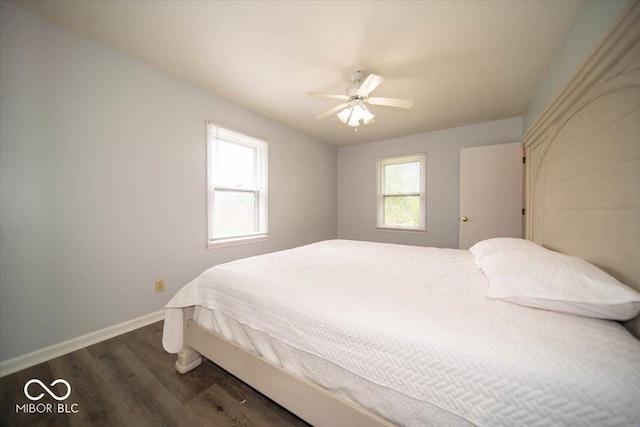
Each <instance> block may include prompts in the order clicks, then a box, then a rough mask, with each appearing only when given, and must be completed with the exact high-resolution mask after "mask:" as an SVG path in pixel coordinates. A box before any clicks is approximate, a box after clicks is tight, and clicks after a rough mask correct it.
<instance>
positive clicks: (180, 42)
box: [15, 0, 583, 146]
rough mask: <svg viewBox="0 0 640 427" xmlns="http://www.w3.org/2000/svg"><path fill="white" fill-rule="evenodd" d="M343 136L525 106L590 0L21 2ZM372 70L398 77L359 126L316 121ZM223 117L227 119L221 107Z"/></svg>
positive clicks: (277, 113)
mask: <svg viewBox="0 0 640 427" xmlns="http://www.w3.org/2000/svg"><path fill="white" fill-rule="evenodd" d="M15 3H16V4H18V5H19V6H20V7H22V8H24V9H27V10H29V11H31V12H34V13H36V14H37V15H40V16H42V17H44V18H46V19H48V20H50V21H53V22H56V23H58V24H60V25H62V26H64V27H66V28H69V29H71V30H72V31H75V32H77V33H80V34H82V35H85V36H87V37H89V38H91V39H93V40H96V41H98V42H100V43H103V44H105V45H108V46H112V47H114V48H116V49H119V50H121V51H124V52H126V53H128V54H130V55H131V56H133V57H136V58H139V59H141V60H143V61H145V62H147V63H149V64H152V65H154V66H156V67H158V68H160V69H163V70H166V71H168V72H170V73H172V74H174V75H177V76H180V77H182V78H184V79H186V80H188V81H190V82H193V83H195V84H197V85H199V86H201V87H203V88H206V89H208V90H210V91H212V92H214V93H216V94H218V95H221V96H223V97H225V98H228V99H230V100H233V101H235V102H237V103H239V104H242V105H244V106H246V107H248V108H250V109H252V110H254V111H257V112H259V113H262V114H264V115H265V116H268V117H271V118H272V119H275V120H277V121H279V122H282V123H285V124H287V125H289V126H291V127H294V128H297V129H300V130H301V131H303V132H305V133H307V134H308V135H311V136H313V137H316V138H318V139H320V140H322V141H325V142H328V143H330V144H333V145H337V146H342V145H351V144H358V143H363V142H368V141H375V140H381V139H387V138H393V137H398V136H404V135H411V134H416V133H422V132H429V131H433V130H437V129H445V128H450V127H456V126H462V125H467V124H472V123H478V122H484V121H489V120H497V119H501V118H506V117H513V116H517V115H520V114H522V113H523V112H524V109H525V107H526V106H527V104H528V103H529V100H530V99H531V96H532V94H533V91H534V89H535V87H536V84H537V83H538V82H539V81H540V80H541V79H542V77H543V76H544V72H545V70H546V69H547V67H548V66H549V65H550V64H551V61H552V60H553V58H554V56H555V54H556V52H557V51H558V49H559V47H560V44H561V43H562V40H563V39H564V37H565V35H566V33H567V31H568V29H569V27H570V26H571V23H572V22H573V20H574V18H575V16H576V14H577V12H578V10H579V8H580V7H581V6H582V4H583V2H582V0H580V1H537V0H534V1H428V2H427V1H425V2H419V1H412V2H401V1H389V2H383V1H369V2H337V1H315V2H294V1H254V2H212V1H63V0H58V1H16V2H15ZM356 69H360V70H363V71H364V72H365V74H368V73H376V74H379V75H381V76H383V77H384V78H385V79H386V80H385V81H384V82H383V83H382V85H380V86H379V87H378V89H377V90H376V91H374V93H373V96H382V97H394V98H410V99H413V100H415V105H414V107H413V109H412V110H408V111H407V110H399V109H392V108H389V107H382V106H372V107H371V110H372V111H373V112H374V113H375V115H376V120H375V122H374V123H372V124H369V125H367V126H361V127H360V130H359V131H358V132H357V133H356V132H354V131H353V128H350V127H348V126H346V125H344V124H343V123H341V122H340V121H339V120H338V119H337V118H336V117H335V116H331V117H329V118H327V119H325V120H324V121H316V120H315V119H314V118H315V116H317V115H318V114H320V113H322V112H324V111H326V110H328V109H330V108H332V107H334V106H336V105H338V103H339V101H338V100H332V99H321V98H312V97H308V96H305V93H306V92H308V91H324V92H331V93H338V94H342V93H344V91H345V89H346V87H347V86H348V85H349V84H350V82H349V75H350V74H351V72H352V71H354V70H356ZM211 120H215V117H211Z"/></svg>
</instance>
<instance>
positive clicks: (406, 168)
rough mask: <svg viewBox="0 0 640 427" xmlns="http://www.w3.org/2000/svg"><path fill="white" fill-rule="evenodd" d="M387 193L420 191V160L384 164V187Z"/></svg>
mask: <svg viewBox="0 0 640 427" xmlns="http://www.w3.org/2000/svg"><path fill="white" fill-rule="evenodd" d="M383 191H384V192H385V193H387V194H389V193H392V194H393V193H419V192H420V162H410V163H398V164H392V165H384V189H383Z"/></svg>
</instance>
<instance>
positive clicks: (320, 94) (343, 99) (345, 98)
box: [307, 92, 349, 101]
mask: <svg viewBox="0 0 640 427" xmlns="http://www.w3.org/2000/svg"><path fill="white" fill-rule="evenodd" d="M307 95H309V96H318V97H321V98H335V99H339V100H341V101H348V100H349V97H348V96H346V95H334V94H331V93H322V92H307Z"/></svg>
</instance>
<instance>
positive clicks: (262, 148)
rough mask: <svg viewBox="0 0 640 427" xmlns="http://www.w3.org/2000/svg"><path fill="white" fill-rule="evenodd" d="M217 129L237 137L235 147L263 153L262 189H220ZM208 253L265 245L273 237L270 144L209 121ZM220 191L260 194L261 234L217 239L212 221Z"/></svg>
mask: <svg viewBox="0 0 640 427" xmlns="http://www.w3.org/2000/svg"><path fill="white" fill-rule="evenodd" d="M213 128H222V129H224V130H226V131H231V132H233V133H235V134H237V137H238V139H237V140H233V141H231V142H233V143H235V144H241V145H246V146H249V147H254V148H256V149H257V150H258V152H260V157H262V162H256V168H257V171H256V172H257V178H258V186H257V187H255V188H254V187H228V186H223V185H217V183H216V179H217V175H218V174H217V169H216V168H217V166H218V163H217V159H216V156H217V150H215V149H213V145H214V143H215V142H216V141H217V139H216V138H215V137H214V136H213V135H212V129H213ZM206 133H207V249H213V248H219V247H224V246H233V245H240V244H244V243H254V242H261V241H264V240H267V239H268V238H269V237H270V236H271V235H270V234H269V232H268V230H269V229H268V224H269V221H268V215H269V204H268V191H269V185H268V177H269V173H268V166H269V144H268V143H267V142H266V141H264V140H263V139H260V138H256V137H254V136H250V135H247V134H245V133H242V132H239V131H236V130H234V129H231V128H229V127H227V126H221V125H219V124H217V123H214V122H211V121H208V122H207V132H206ZM216 190H230V191H246V192H257V193H258V205H257V206H256V209H258V210H259V213H258V221H259V226H258V229H259V230H260V231H258V232H255V233H247V234H243V235H237V236H226V237H218V238H215V237H213V220H212V218H211V215H212V209H213V203H214V198H215V196H214V194H215V191H216Z"/></svg>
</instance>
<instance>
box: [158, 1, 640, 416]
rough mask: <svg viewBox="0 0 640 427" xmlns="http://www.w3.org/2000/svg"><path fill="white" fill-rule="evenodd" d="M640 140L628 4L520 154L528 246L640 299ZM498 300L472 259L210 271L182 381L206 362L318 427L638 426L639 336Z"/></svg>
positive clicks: (410, 256) (202, 279)
mask: <svg viewBox="0 0 640 427" xmlns="http://www.w3.org/2000/svg"><path fill="white" fill-rule="evenodd" d="M638 124H640V5H639V4H638V3H632V4H631V5H630V6H629V8H628V9H627V10H626V11H625V13H624V14H623V16H622V17H621V18H620V20H619V22H618V23H617V24H616V25H615V27H614V28H613V29H612V30H611V32H610V33H609V34H608V36H607V37H606V39H605V40H604V41H603V43H602V44H601V46H600V47H599V48H598V49H596V51H594V53H593V54H592V55H591V57H590V58H589V60H588V61H587V62H586V63H585V64H584V66H583V68H582V69H581V70H580V71H579V72H578V73H576V75H574V77H573V78H572V80H571V81H570V82H569V84H568V85H567V86H566V87H565V89H564V90H563V91H562V93H561V94H560V96H559V97H558V98H557V99H556V101H554V103H552V105H550V106H549V108H547V110H546V111H545V112H544V114H543V115H542V116H541V118H540V119H539V120H538V121H537V122H536V123H535V124H534V125H533V126H532V127H531V129H530V130H529V131H528V132H527V134H526V135H525V136H524V138H523V140H524V143H525V148H526V156H527V165H526V168H527V171H526V177H527V179H526V209H527V215H526V237H527V239H529V240H530V241H533V242H536V243H537V244H539V245H541V246H544V247H546V248H549V249H552V250H554V251H557V252H558V253H561V254H567V255H571V256H574V257H579V258H580V259H585V260H587V261H589V262H590V263H592V264H594V265H597V266H598V267H600V268H602V269H603V270H604V271H606V272H607V273H609V274H611V275H612V276H614V277H616V278H617V279H618V280H620V281H621V282H623V283H625V284H626V285H628V286H630V287H632V288H635V289H640V214H639V212H640V140H639V138H638V135H640V128H639V127H638ZM211 284H215V285H214V286H211ZM489 286H490V283H489V279H488V278H487V275H486V274H485V272H484V271H483V270H482V269H479V268H478V266H477V265H476V259H475V257H474V255H473V254H472V253H470V252H469V251H464V250H455V249H436V248H421V247H407V246H401V245H389V244H380V243H371V242H353V241H342V240H335V241H325V242H318V243H315V244H312V245H308V246H305V247H301V248H295V249H291V250H287V251H282V252H279V253H274V254H267V255H261V256H258V257H254V258H250V259H246V260H238V261H234V262H232V263H228V264H225V265H220V266H216V267H214V268H212V269H210V270H207V271H206V272H205V273H203V274H202V275H201V276H199V277H198V278H197V279H196V280H194V281H193V282H191V283H190V284H188V285H187V286H186V287H185V288H184V289H183V290H181V291H180V292H179V293H178V294H177V295H176V296H175V297H174V299H173V300H172V301H171V302H170V303H169V305H168V306H167V312H166V322H165V333H164V337H163V344H164V346H165V349H166V350H168V351H171V352H179V354H178V361H177V362H176V369H177V370H178V371H179V372H181V373H184V372H188V371H189V370H191V369H194V368H196V367H197V366H198V365H199V364H200V363H201V357H202V356H204V357H207V358H208V359H210V360H212V361H214V362H215V363H217V364H218V365H220V366H221V367H223V368H224V369H226V370H228V371H229V372H231V373H232V374H234V375H236V376H237V377H239V378H240V379H242V380H243V381H245V382H247V383H248V384H250V385H251V386H253V387H254V388H256V389H257V390H259V391H261V392H263V393H264V394H266V395H267V396H269V397H271V398H272V399H273V400H275V401H276V402H278V403H280V404H281V405H283V406H285V407H286V408H288V409H289V410H291V411H292V412H294V413H296V414H297V415H299V416H300V417H301V418H303V419H305V420H307V421H308V422H310V423H311V424H313V425H315V426H335V425H349V426H390V425H405V426H416V425H420V426H422V425H486V426H488V425H492V426H493V425H581V426H582V425H594V426H595V425H598V426H603V425H604V426H607V425H612V426H614V425H619V426H627V425H640V342H639V341H638V340H637V338H635V337H634V336H633V335H632V333H633V334H635V335H636V336H638V334H639V329H638V319H637V318H636V319H635V320H633V321H631V322H626V323H625V324H624V325H623V324H622V323H620V322H615V321H611V320H602V319H596V318H590V317H584V316H577V315H574V314H567V313H560V312H555V311H549V310H540V309H535V308H531V307H524V306H522V305H518V304H514V303H512V302H508V301H504V300H497V299H491V298H487V297H486V295H487V288H488V287H489ZM625 326H626V328H625Z"/></svg>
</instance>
